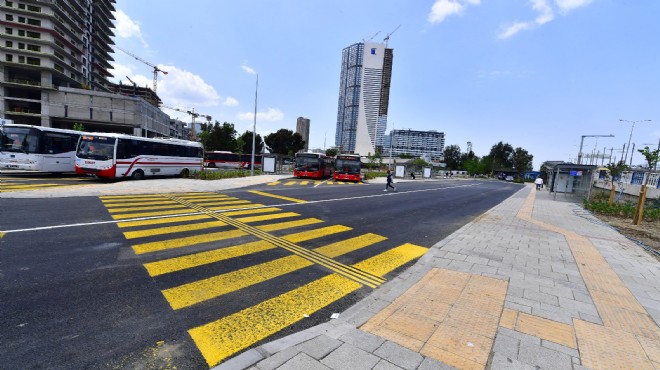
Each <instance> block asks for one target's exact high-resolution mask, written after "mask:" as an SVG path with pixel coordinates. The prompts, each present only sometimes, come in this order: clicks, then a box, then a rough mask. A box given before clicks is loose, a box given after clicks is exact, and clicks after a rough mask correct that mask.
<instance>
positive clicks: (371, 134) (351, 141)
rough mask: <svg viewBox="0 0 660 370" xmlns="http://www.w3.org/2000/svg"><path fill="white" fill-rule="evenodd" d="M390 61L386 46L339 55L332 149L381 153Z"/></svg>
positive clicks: (372, 45) (367, 46) (355, 48)
mask: <svg viewBox="0 0 660 370" xmlns="http://www.w3.org/2000/svg"><path fill="white" fill-rule="evenodd" d="M393 57H394V53H393V50H392V49H390V48H388V47H387V44H385V43H383V44H381V43H373V42H361V43H357V44H353V45H351V46H349V47H347V48H345V49H344V50H343V51H342V66H341V78H340V82H339V104H338V108H337V131H336V133H335V145H336V146H338V147H340V148H341V150H342V151H343V152H354V153H359V154H361V155H367V154H368V153H371V154H375V153H376V152H380V151H381V150H382V146H383V135H384V134H385V129H386V127H387V110H388V106H389V99H390V82H391V79H392V60H393Z"/></svg>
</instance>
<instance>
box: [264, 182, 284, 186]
mask: <svg viewBox="0 0 660 370" xmlns="http://www.w3.org/2000/svg"><path fill="white" fill-rule="evenodd" d="M280 183H281V181H273V182H269V183H268V184H267V185H268V186H275V185H279V184H280Z"/></svg>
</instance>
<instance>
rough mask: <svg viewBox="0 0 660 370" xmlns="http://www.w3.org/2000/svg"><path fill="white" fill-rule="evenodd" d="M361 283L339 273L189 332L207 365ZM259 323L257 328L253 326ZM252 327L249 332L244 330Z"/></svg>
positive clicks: (287, 324)
mask: <svg viewBox="0 0 660 370" xmlns="http://www.w3.org/2000/svg"><path fill="white" fill-rule="evenodd" d="M360 286H361V285H360V284H359V283H357V282H355V281H353V280H350V279H347V278H345V277H343V276H341V275H338V274H332V275H329V276H326V277H324V278H321V279H318V280H316V281H313V282H311V283H309V284H307V285H304V286H302V287H300V288H297V289H294V290H292V291H290V292H287V293H284V294H282V295H280V296H277V297H275V298H272V299H269V300H267V301H264V302H262V303H260V304H257V305H255V306H252V307H249V308H246V309H244V310H242V311H240V312H237V313H235V314H233V315H230V316H226V317H223V318H221V319H219V320H217V321H213V322H211V323H208V324H206V325H202V326H199V327H196V328H193V329H190V330H188V333H189V334H190V336H191V337H192V339H193V341H194V342H195V344H197V347H198V348H199V350H200V351H201V352H202V355H203V356H204V359H205V360H206V362H207V364H208V365H209V366H214V365H216V364H217V363H219V362H220V361H222V360H223V359H225V358H227V357H229V356H231V355H233V354H235V353H237V352H238V351H241V350H243V349H245V348H247V347H249V346H251V345H252V344H254V343H256V342H258V341H260V340H262V339H264V338H266V337H268V336H270V335H272V334H275V333H277V332H278V331H280V330H282V329H284V328H286V327H287V326H289V325H292V324H294V323H296V322H298V321H300V320H301V319H303V317H304V315H309V314H311V313H313V312H316V311H318V310H320V309H321V308H323V307H325V306H327V305H329V304H331V303H332V302H335V301H337V300H338V299H340V298H343V297H345V296H347V295H348V294H350V293H351V292H353V291H355V290H357V289H359V288H360ZM255 323H259V325H255ZM247 328H251V329H247Z"/></svg>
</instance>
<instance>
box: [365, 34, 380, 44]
mask: <svg viewBox="0 0 660 370" xmlns="http://www.w3.org/2000/svg"><path fill="white" fill-rule="evenodd" d="M379 33H380V31H378V32H376V33H374V35H373V36H371V37H369V38H368V39H362V42H369V41H371V40H373V39H374V37H376V36H378V34H379Z"/></svg>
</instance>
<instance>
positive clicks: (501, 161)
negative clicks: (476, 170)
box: [489, 141, 513, 170]
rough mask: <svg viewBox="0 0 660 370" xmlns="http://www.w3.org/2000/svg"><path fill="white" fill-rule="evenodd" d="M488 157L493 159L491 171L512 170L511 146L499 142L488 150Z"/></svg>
mask: <svg viewBox="0 0 660 370" xmlns="http://www.w3.org/2000/svg"><path fill="white" fill-rule="evenodd" d="M489 156H491V157H492V158H493V162H492V165H493V170H496V169H501V168H502V169H510V168H513V160H512V157H513V147H512V146H511V144H508V143H502V142H501V141H500V142H499V143H497V144H495V145H493V147H492V148H490V154H489Z"/></svg>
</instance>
